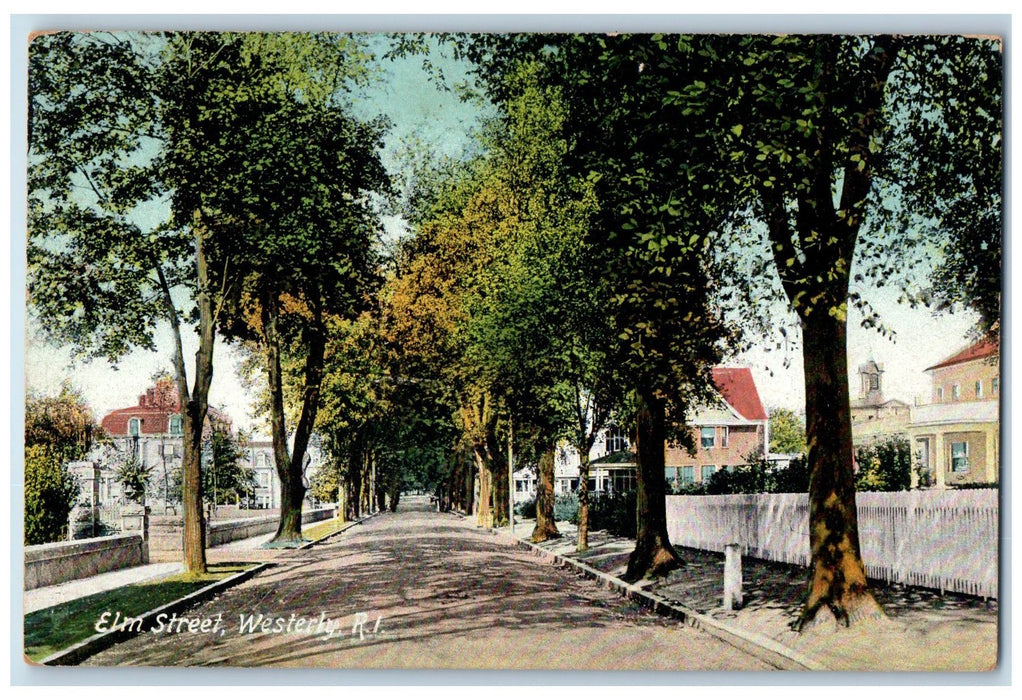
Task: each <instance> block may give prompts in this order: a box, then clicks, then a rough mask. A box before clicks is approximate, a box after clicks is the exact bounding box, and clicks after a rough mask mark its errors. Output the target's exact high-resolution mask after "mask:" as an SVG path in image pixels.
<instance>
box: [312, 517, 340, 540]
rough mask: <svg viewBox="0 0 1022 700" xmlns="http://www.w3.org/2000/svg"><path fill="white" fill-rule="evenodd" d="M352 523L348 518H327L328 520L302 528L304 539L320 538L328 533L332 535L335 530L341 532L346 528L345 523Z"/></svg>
mask: <svg viewBox="0 0 1022 700" xmlns="http://www.w3.org/2000/svg"><path fill="white" fill-rule="evenodd" d="M349 524H351V523H350V521H348V520H341V519H340V518H334V519H332V520H327V521H326V522H322V523H317V524H316V525H313V526H312V527H310V528H308V529H307V530H302V539H303V540H310V541H311V540H318V539H321V538H323V537H326V536H327V535H332V534H334V533H335V532H340V531H341V530H343V529H344V527H345V525H349Z"/></svg>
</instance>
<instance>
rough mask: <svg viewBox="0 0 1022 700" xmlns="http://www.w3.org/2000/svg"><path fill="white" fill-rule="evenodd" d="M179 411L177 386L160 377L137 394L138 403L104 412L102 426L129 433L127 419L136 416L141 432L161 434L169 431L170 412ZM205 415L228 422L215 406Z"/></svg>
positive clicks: (119, 433)
mask: <svg viewBox="0 0 1022 700" xmlns="http://www.w3.org/2000/svg"><path fill="white" fill-rule="evenodd" d="M180 413H181V401H180V400H179V399H178V395H177V387H175V386H174V382H173V381H172V380H170V379H160V380H157V382H156V384H155V385H154V386H151V387H149V388H148V389H146V393H144V394H142V395H141V396H139V397H138V405H137V406H130V407H128V408H118V409H117V410H115V411H111V412H110V413H108V414H106V416H104V418H103V422H102V426H103V430H105V431H106V432H107V434H108V435H110V436H112V437H124V436H126V435H127V434H128V422H129V421H130V420H131V419H132V418H138V419H139V423H140V425H139V434H140V435H160V434H165V433H169V432H170V418H171V416H176V415H180ZM208 415H209V417H210V418H216V419H219V420H221V421H225V422H227V423H229V422H230V419H229V418H228V417H227V416H226V415H224V414H222V413H220V412H219V411H217V410H216V409H214V408H210V409H209V412H208Z"/></svg>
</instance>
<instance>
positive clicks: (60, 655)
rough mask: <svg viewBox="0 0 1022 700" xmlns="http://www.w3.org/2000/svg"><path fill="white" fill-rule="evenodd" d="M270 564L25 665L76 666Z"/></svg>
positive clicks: (191, 594) (241, 573)
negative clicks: (158, 618)
mask: <svg viewBox="0 0 1022 700" xmlns="http://www.w3.org/2000/svg"><path fill="white" fill-rule="evenodd" d="M273 565H274V564H273V562H268V561H267V562H263V563H262V564H258V565H256V566H253V567H252V568H251V569H246V570H245V571H241V572H238V573H236V574H234V575H233V576H228V577H227V578H225V579H221V580H220V581H215V582H213V583H211V584H210V585H208V586H206V587H205V588H200V589H199V590H197V591H193V592H192V593H189V594H188V595H186V596H185V597H183V598H178V599H177V600H172V601H171V602H169V603H167V604H166V605H162V606H160V607H158V608H154V609H152V610H149V611H148V612H144V613H142V614H141V615H139V616H137V617H135V618H134V619H135V620H141V621H142V622H141V624H139V625H138V627H139V629H112V630H108V631H106V632H99V633H97V634H94V635H92V636H91V637H89V638H88V639H84V640H82V641H80V642H78V643H77V644H72V645H71V646H69V647H68V648H67V649H63V650H61V651H57V652H54V653H53V654H50V655H49V656H47V657H46V658H44V659H41V660H39V661H30V662H29V663H33V664H38V665H43V666H75V665H77V664H80V663H81V662H82V661H84V660H85V659H87V658H89V657H90V656H92V655H94V654H98V653H99V652H101V651H103V650H104V649H108V648H110V647H111V646H113V645H114V644H116V643H118V642H122V641H124V640H126V639H130V638H131V637H134V636H137V635H138V634H140V633H141V632H142V630H141V628H149V627H151V626H152V623H153V621H154V620H155V619H156V616H157V615H162V614H170V613H175V612H178V611H180V610H183V609H185V608H187V607H189V606H190V605H193V604H195V603H199V602H202V601H204V600H205V599H206V598H209V597H212V596H213V595H215V594H217V593H219V592H220V591H223V590H226V589H228V588H230V587H232V586H236V585H238V584H239V583H244V582H245V581H247V580H248V579H250V578H252V577H253V576H255V575H256V574H258V573H262V572H263V571H265V570H266V569H268V568H270V567H271V566H273ZM132 627H135V625H132ZM26 658H27V657H26Z"/></svg>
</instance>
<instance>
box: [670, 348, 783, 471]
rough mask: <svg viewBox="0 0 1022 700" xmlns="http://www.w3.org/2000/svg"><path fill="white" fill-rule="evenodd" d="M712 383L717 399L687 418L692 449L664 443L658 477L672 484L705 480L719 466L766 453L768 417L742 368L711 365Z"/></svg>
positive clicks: (748, 460) (768, 439) (751, 380)
mask: <svg viewBox="0 0 1022 700" xmlns="http://www.w3.org/2000/svg"><path fill="white" fill-rule="evenodd" d="M713 386H714V388H716V390H717V394H718V395H719V397H720V402H719V403H718V404H717V405H714V406H702V407H700V408H699V409H698V410H696V412H695V414H694V415H693V416H692V417H691V418H690V419H689V421H688V423H689V425H690V426H691V429H692V437H693V440H694V443H695V447H696V451H695V454H689V452H688V450H686V449H685V448H684V447H680V446H678V445H672V444H668V445H667V448H666V453H665V455H664V466H665V473H664V477H665V478H666V479H667V481H668V482H669V483H670V484H671V485H672V486H674V487H676V488H678V487H681V488H683V487H685V486H687V485H689V484H693V483H701V482H703V481H707V480H709V478H710V477H711V476H713V474H714V473H715V472H717V471H720V470H721V469H727V468H734V467H736V466H739V465H742V464H748V463H749V462H750V461H751V460H754V459H760V458H764V459H765V458H766V457H767V455H768V453H769V450H770V418H769V416H768V415H767V412H766V410H765V409H764V408H763V403H762V401H760V398H759V391H758V390H757V389H756V381H755V379H753V376H752V371H751V370H749V368H747V367H714V368H713Z"/></svg>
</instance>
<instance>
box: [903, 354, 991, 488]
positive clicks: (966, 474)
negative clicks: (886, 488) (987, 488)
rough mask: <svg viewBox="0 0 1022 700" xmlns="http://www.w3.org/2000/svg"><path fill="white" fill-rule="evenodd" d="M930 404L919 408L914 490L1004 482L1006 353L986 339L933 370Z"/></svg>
mask: <svg viewBox="0 0 1022 700" xmlns="http://www.w3.org/2000/svg"><path fill="white" fill-rule="evenodd" d="M925 371H926V372H928V373H929V374H930V378H931V384H932V391H931V396H930V403H926V404H921V405H917V406H913V407H912V409H911V422H910V423H909V425H908V430H907V432H908V436H909V441H910V444H911V445H912V453H913V470H912V485H913V486H920V485H922V486H926V485H931V484H932V485H935V486H937V487H940V488H943V487H946V486H951V485H956V484H994V483H997V482H999V481H1000V479H999V475H998V472H999V469H1000V451H999V449H1000V442H999V440H1000V434H999V433H1000V393H1001V387H1000V347H999V343H998V341H997V339H995V338H985V339H983V340H981V341H979V342H977V343H974V344H972V345H970V346H969V347H967V348H965V349H964V350H961V351H959V352H957V353H955V354H953V355H951V356H950V357H948V358H946V359H944V360H942V361H941V362H938V363H937V364H935V365H933V366H932V367H927V368H926V370H925Z"/></svg>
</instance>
